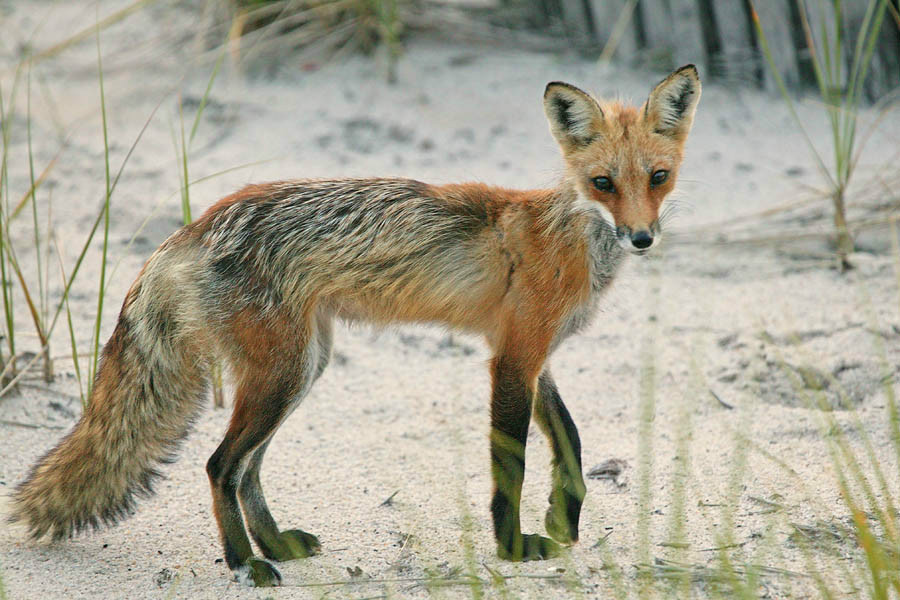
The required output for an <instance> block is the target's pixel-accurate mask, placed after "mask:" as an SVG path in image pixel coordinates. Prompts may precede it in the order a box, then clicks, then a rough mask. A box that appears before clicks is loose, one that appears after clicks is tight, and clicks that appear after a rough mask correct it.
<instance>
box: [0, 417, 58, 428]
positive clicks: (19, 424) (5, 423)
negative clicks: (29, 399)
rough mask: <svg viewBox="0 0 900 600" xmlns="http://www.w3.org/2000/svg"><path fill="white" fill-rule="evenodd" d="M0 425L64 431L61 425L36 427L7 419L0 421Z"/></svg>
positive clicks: (36, 425) (35, 425)
mask: <svg viewBox="0 0 900 600" xmlns="http://www.w3.org/2000/svg"><path fill="white" fill-rule="evenodd" d="M0 425H12V426H13V427H24V428H26V429H65V427H63V426H62V425H38V424H37V423H21V422H19V421H9V420H7V419H0Z"/></svg>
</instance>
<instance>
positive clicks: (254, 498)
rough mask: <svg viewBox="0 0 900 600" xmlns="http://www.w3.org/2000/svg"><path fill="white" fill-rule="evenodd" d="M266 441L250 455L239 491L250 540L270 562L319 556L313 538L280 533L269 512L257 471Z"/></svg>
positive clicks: (293, 532)
mask: <svg viewBox="0 0 900 600" xmlns="http://www.w3.org/2000/svg"><path fill="white" fill-rule="evenodd" d="M269 441H271V438H270V440H267V441H266V442H265V443H263V444H262V445H261V446H260V447H259V448H257V449H256V450H254V451H253V455H252V456H251V457H250V460H249V461H248V463H247V469H246V470H245V471H244V475H243V476H242V477H241V483H240V486H239V487H238V499H239V500H240V502H241V506H242V507H243V509H244V515H245V516H246V518H247V527H248V529H250V536H251V537H252V538H253V541H255V542H256V545H257V546H258V547H259V549H260V551H261V552H262V554H263V556H265V557H266V558H268V559H271V560H277V561H279V562H281V561H286V560H293V559H295V558H307V557H309V556H312V555H314V554H318V553H319V550H320V549H321V544H320V543H319V539H318V538H317V537H316V536H314V535H313V534H311V533H307V532H305V531H303V530H301V529H292V530H288V531H279V530H278V525H277V524H276V523H275V519H273V518H272V513H271V512H269V507H268V506H267V505H266V499H265V497H264V496H263V491H262V486H261V485H260V480H259V469H260V466H262V460H263V456H264V455H265V452H266V448H267V447H268V445H269Z"/></svg>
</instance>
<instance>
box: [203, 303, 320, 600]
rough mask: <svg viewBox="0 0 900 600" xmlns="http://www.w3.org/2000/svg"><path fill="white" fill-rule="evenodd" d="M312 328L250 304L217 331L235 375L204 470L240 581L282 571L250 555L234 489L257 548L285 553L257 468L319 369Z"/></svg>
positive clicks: (261, 582) (273, 580)
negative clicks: (229, 410) (219, 436)
mask: <svg viewBox="0 0 900 600" xmlns="http://www.w3.org/2000/svg"><path fill="white" fill-rule="evenodd" d="M315 332H316V329H315V328H314V327H312V326H303V327H299V326H296V325H295V321H294V320H293V319H292V318H290V316H289V315H281V316H273V315H267V316H263V315H261V314H260V313H258V312H249V311H247V312H245V313H239V314H237V315H235V316H234V317H233V318H232V319H231V321H230V322H229V324H228V327H227V328H226V330H225V331H224V332H223V333H224V334H226V335H228V336H229V342H230V344H229V346H228V348H229V349H230V350H231V356H229V359H230V361H231V363H232V366H233V368H234V373H235V377H236V382H237V388H236V393H235V401H234V413H233V414H232V417H231V422H230V424H229V426H228V430H227V431H226V433H225V438H224V439H223V440H222V443H221V444H220V445H219V447H218V448H217V449H216V451H215V452H214V453H213V455H212V457H210V459H209V462H208V463H207V466H206V470H207V474H208V475H209V480H210V486H211V488H212V496H213V512H214V514H215V517H216V521H217V522H218V525H219V530H220V533H221V537H222V545H223V548H224V552H225V562H226V563H227V565H228V567H229V568H230V569H231V570H232V572H233V573H234V574H235V578H236V579H238V580H239V581H241V582H242V583H245V584H247V585H251V586H260V587H262V586H272V585H279V584H280V583H281V575H280V573H279V572H278V570H277V569H275V567H274V566H272V565H271V564H270V563H268V562H267V561H265V560H263V559H260V558H257V557H254V556H253V550H252V547H251V545H250V538H249V537H248V536H247V530H246V529H245V527H244V519H243V516H242V514H241V508H240V505H239V501H238V494H240V497H241V500H242V501H243V502H244V508H245V510H247V517H248V521H249V524H250V527H251V531H253V532H254V537H257V539H258V540H262V544H261V545H260V547H261V548H262V549H264V551H269V552H271V553H272V554H273V555H275V556H276V557H282V556H287V552H288V551H286V550H285V549H284V548H285V547H287V548H290V540H291V539H292V538H294V537H295V536H294V535H293V534H288V535H287V536H284V537H283V536H281V534H279V533H278V530H277V528H276V527H275V522H274V520H273V519H272V517H271V514H270V513H269V510H268V507H267V506H266V504H265V499H264V498H263V496H262V490H261V488H260V486H259V468H260V466H261V464H262V459H263V456H264V455H265V447H266V445H267V444H268V442H269V440H270V438H271V437H272V435H273V434H274V433H275V431H276V430H277V429H278V427H279V426H280V425H281V423H282V422H283V421H284V419H285V418H287V416H288V415H289V414H290V413H291V412H292V411H293V409H294V408H295V407H296V406H297V404H298V403H299V402H300V400H301V399H302V398H303V396H304V395H305V393H306V392H307V391H308V389H309V387H310V385H311V380H312V378H313V376H314V375H315V374H316V373H317V372H319V371H320V370H321V364H322V363H321V362H320V360H319V357H318V354H319V348H320V346H319V343H318V342H317V341H316V340H315ZM244 481H246V483H244ZM307 535H308V534H307ZM310 538H311V539H305V542H307V545H309V546H311V547H312V546H313V545H314V544H313V539H314V537H313V536H310ZM264 554H265V552H264Z"/></svg>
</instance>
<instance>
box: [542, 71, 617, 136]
mask: <svg viewBox="0 0 900 600" xmlns="http://www.w3.org/2000/svg"><path fill="white" fill-rule="evenodd" d="M544 113H546V115H547V120H548V121H550V131H551V132H552V133H553V137H555V138H556V141H557V142H559V145H560V146H562V148H563V149H564V150H572V149H575V148H578V147H579V146H586V145H587V144H590V143H591V142H592V141H593V140H594V137H595V135H596V134H597V132H598V131H599V129H600V124H601V122H602V121H603V111H602V110H601V109H600V105H599V104H597V101H596V100H594V99H593V98H591V97H590V96H589V95H588V94H586V93H585V92H583V91H581V90H579V89H578V88H577V87H575V86H574V85H569V84H568V83H563V82H561V81H552V82H550V83H548V84H547V89H546V90H544Z"/></svg>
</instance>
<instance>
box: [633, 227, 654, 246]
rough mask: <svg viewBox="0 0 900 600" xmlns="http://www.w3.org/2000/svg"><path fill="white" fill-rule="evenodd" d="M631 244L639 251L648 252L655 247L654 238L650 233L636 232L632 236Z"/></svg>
mask: <svg viewBox="0 0 900 600" xmlns="http://www.w3.org/2000/svg"><path fill="white" fill-rule="evenodd" d="M631 244H632V245H633V246H634V247H635V248H637V249H638V250H646V249H647V248H649V247H650V246H652V245H653V236H652V235H650V232H649V231H635V232H634V233H632V234H631Z"/></svg>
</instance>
